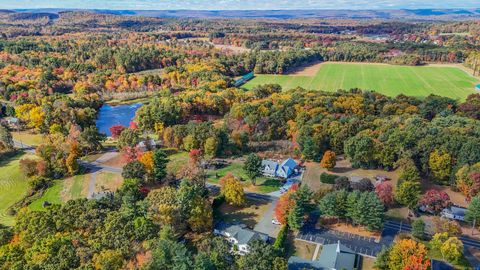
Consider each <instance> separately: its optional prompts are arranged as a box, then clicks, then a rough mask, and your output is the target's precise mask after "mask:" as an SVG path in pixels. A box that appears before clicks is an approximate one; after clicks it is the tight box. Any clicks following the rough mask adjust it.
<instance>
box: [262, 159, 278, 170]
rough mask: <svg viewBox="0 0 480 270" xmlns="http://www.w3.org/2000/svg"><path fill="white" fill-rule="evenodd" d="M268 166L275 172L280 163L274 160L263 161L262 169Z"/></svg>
mask: <svg viewBox="0 0 480 270" xmlns="http://www.w3.org/2000/svg"><path fill="white" fill-rule="evenodd" d="M266 166H268V167H270V169H271V170H273V171H275V170H276V169H277V167H278V163H277V162H275V161H273V160H268V159H264V160H262V167H263V168H265V167H266Z"/></svg>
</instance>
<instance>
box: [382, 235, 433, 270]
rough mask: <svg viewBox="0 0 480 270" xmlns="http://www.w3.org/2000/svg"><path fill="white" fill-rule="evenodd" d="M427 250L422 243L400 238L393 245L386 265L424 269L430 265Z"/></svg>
mask: <svg viewBox="0 0 480 270" xmlns="http://www.w3.org/2000/svg"><path fill="white" fill-rule="evenodd" d="M427 252H428V250H427V248H426V247H425V245H424V244H422V243H418V242H416V241H415V240H412V239H402V240H400V241H398V242H396V243H395V244H394V245H393V247H392V250H391V251H390V255H389V262H388V266H389V268H390V269H395V270H397V269H398V270H423V269H425V270H426V269H428V267H429V266H430V260H429V259H428V258H427Z"/></svg>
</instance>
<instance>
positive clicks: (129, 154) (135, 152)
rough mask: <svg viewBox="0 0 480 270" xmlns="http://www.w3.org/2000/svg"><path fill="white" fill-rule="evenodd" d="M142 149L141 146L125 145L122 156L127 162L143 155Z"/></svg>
mask: <svg viewBox="0 0 480 270" xmlns="http://www.w3.org/2000/svg"><path fill="white" fill-rule="evenodd" d="M142 154H143V153H142V150H140V147H138V146H136V147H130V146H125V147H124V148H123V149H122V157H123V161H124V162H126V163H129V162H132V161H135V160H138V159H139V158H140V157H141V156H142Z"/></svg>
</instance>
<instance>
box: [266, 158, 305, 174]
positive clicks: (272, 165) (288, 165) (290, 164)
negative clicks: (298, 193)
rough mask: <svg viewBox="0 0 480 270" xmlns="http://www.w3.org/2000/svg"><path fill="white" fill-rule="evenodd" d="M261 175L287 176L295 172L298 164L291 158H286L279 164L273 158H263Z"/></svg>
mask: <svg viewBox="0 0 480 270" xmlns="http://www.w3.org/2000/svg"><path fill="white" fill-rule="evenodd" d="M262 167H263V175H265V176H270V177H280V178H288V177H290V176H292V175H293V174H294V173H296V172H297V167H298V164H297V162H295V160H293V159H292V158H288V159H286V160H285V161H283V162H282V163H281V164H278V163H277V162H275V161H273V160H263V161H262Z"/></svg>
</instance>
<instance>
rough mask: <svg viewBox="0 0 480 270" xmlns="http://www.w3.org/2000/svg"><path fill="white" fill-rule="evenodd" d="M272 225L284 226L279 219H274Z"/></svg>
mask: <svg viewBox="0 0 480 270" xmlns="http://www.w3.org/2000/svg"><path fill="white" fill-rule="evenodd" d="M272 224H274V225H282V223H280V221H278V220H277V219H275V218H274V219H272Z"/></svg>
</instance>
